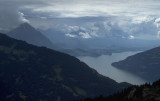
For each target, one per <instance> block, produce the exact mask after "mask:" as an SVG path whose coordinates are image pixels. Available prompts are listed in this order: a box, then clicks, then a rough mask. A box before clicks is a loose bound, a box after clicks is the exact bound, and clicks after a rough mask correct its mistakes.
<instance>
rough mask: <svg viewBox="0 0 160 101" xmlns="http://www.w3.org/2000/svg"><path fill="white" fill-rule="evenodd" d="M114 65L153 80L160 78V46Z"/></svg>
mask: <svg viewBox="0 0 160 101" xmlns="http://www.w3.org/2000/svg"><path fill="white" fill-rule="evenodd" d="M112 65H113V66H115V67H117V68H119V69H122V70H125V71H129V72H131V73H134V74H136V75H138V76H140V77H142V78H144V79H146V80H148V81H151V82H153V81H155V80H158V79H159V78H160V68H159V67H160V47H157V48H154V49H151V50H148V51H145V52H142V53H139V54H136V55H133V56H130V57H128V58H126V59H125V60H122V61H120V62H116V63H113V64H112Z"/></svg>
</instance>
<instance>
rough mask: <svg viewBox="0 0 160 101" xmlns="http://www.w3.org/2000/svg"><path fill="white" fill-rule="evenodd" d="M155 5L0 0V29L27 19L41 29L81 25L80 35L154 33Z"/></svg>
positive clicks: (142, 0)
mask: <svg viewBox="0 0 160 101" xmlns="http://www.w3.org/2000/svg"><path fill="white" fill-rule="evenodd" d="M159 9H160V1H159V0H81V1H77V0H1V1H0V13H1V15H0V22H1V23H0V31H1V32H2V31H8V30H10V29H12V28H15V27H16V26H18V25H19V24H20V23H23V22H28V23H30V24H31V25H33V26H34V27H35V28H39V29H43V30H47V29H61V30H63V31H64V30H66V28H68V29H67V31H66V33H65V34H67V33H72V32H75V31H77V30H82V29H83V31H82V32H81V31H80V32H81V33H80V34H79V35H80V36H81V37H84V38H91V37H93V36H95V37H96V36H97V37H99V36H105V35H106V34H108V35H109V34H111V33H112V34H113V35H114V34H115V35H116V34H117V32H119V33H118V34H117V36H118V35H121V37H129V36H134V38H137V37H144V35H146V36H147V35H148V36H150V35H154V36H156V37H157V36H159V31H160V29H159V27H160V20H159V18H160V13H159ZM146 28H148V29H146ZM84 30H85V31H86V32H84ZM84 33H85V34H84ZM122 33H123V35H122ZM126 34H128V35H126ZM67 35H68V36H72V37H73V35H72V34H67ZM74 37H75V36H74Z"/></svg>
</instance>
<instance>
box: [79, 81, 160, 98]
mask: <svg viewBox="0 0 160 101" xmlns="http://www.w3.org/2000/svg"><path fill="white" fill-rule="evenodd" d="M78 101H160V80H159V81H156V82H154V83H153V84H152V85H150V84H144V85H142V86H131V87H129V88H127V89H124V90H123V91H121V92H119V93H117V94H114V95H112V96H109V97H103V96H99V97H97V98H94V99H91V98H86V99H85V100H78Z"/></svg>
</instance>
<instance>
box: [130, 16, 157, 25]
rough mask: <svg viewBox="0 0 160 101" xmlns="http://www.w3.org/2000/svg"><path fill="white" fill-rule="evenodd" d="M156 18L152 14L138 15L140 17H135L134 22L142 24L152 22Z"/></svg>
mask: <svg viewBox="0 0 160 101" xmlns="http://www.w3.org/2000/svg"><path fill="white" fill-rule="evenodd" d="M153 19H154V17H151V16H138V17H134V18H133V19H132V23H133V24H140V23H143V22H150V21H152V20H153Z"/></svg>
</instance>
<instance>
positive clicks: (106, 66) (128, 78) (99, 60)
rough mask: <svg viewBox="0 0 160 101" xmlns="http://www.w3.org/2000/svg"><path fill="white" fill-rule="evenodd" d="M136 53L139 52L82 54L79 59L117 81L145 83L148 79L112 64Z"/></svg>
mask: <svg viewBox="0 0 160 101" xmlns="http://www.w3.org/2000/svg"><path fill="white" fill-rule="evenodd" d="M136 53H139V52H121V53H113V54H112V55H101V56H99V57H91V56H81V57H78V59H80V60H81V61H83V62H85V63H86V64H87V65H89V66H90V67H91V68H94V69H95V70H97V72H99V73H100V74H102V75H104V76H107V77H109V78H111V79H113V80H115V81H117V82H128V83H131V84H136V85H140V84H144V83H145V82H146V81H145V80H143V79H141V78H140V77H137V76H136V75H133V74H131V73H128V72H125V71H123V70H120V69H117V68H115V67H113V66H112V65H111V64H112V63H113V62H118V61H120V60H123V59H125V58H126V57H128V56H131V55H134V54H136Z"/></svg>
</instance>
